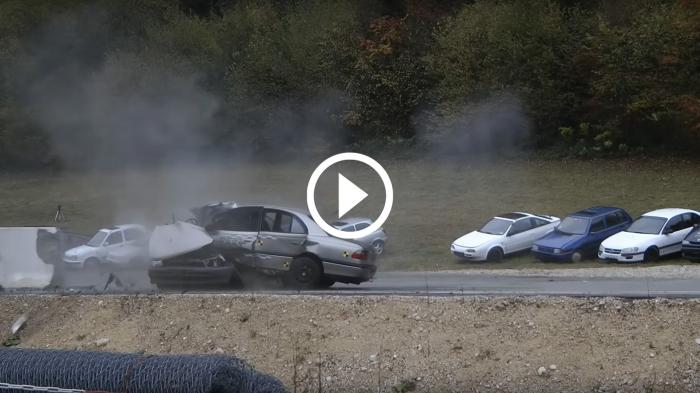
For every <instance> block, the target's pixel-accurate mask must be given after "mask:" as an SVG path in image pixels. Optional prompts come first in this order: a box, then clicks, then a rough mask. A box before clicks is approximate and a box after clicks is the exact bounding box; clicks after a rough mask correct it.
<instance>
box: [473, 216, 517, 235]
mask: <svg viewBox="0 0 700 393" xmlns="http://www.w3.org/2000/svg"><path fill="white" fill-rule="evenodd" d="M512 224H513V221H510V220H504V219H502V218H498V217H496V218H492V219H491V221H489V222H487V223H486V224H485V225H484V226H483V227H481V229H479V232H481V233H486V234H489V235H503V234H504V233H506V231H507V230H508V228H510V226H511V225H512Z"/></svg>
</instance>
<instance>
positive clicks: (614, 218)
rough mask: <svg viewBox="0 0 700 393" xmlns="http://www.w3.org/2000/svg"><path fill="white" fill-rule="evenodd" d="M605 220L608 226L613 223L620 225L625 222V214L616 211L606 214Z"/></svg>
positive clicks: (611, 225)
mask: <svg viewBox="0 0 700 393" xmlns="http://www.w3.org/2000/svg"><path fill="white" fill-rule="evenodd" d="M605 220H606V221H607V222H608V226H609V227H614V226H615V225H620V224H622V223H623V222H625V216H624V215H623V214H622V212H620V211H616V212H614V213H610V214H608V215H607V216H606V217H605Z"/></svg>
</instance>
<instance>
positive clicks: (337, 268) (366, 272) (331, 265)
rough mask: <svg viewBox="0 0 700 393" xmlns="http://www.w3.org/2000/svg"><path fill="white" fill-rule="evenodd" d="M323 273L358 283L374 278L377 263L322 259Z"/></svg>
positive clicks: (344, 280) (333, 278) (334, 278)
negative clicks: (350, 262) (340, 261)
mask: <svg viewBox="0 0 700 393" xmlns="http://www.w3.org/2000/svg"><path fill="white" fill-rule="evenodd" d="M322 265H323V274H324V275H325V276H327V277H328V278H330V279H332V280H334V281H338V282H346V283H353V284H359V283H361V282H365V281H369V280H371V279H372V278H374V275H375V274H376V273H377V265H375V264H371V263H353V264H349V263H339V262H330V261H323V262H322Z"/></svg>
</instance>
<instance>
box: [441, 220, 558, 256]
mask: <svg viewBox="0 0 700 393" xmlns="http://www.w3.org/2000/svg"><path fill="white" fill-rule="evenodd" d="M559 222H560V219H559V218H557V217H553V216H546V215H540V214H530V213H522V212H515V213H506V214H501V215H498V216H496V217H494V218H492V219H491V220H489V222H487V223H486V224H485V225H484V226H483V227H481V229H479V230H478V231H474V232H470V233H468V234H466V235H464V236H462V237H460V238H459V239H457V240H455V241H454V243H452V247H451V248H450V250H451V251H452V253H453V254H454V255H456V256H458V257H460V258H464V259H469V260H473V261H483V260H488V261H499V260H501V259H502V258H503V256H504V255H508V254H512V253H516V252H518V251H524V250H529V249H530V248H531V247H532V244H533V243H534V242H535V240H537V239H539V238H541V237H542V236H544V235H546V234H548V233H550V232H552V231H553V230H554V227H556V226H557V225H559Z"/></svg>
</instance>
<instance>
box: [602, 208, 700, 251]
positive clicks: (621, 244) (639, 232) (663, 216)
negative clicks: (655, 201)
mask: <svg viewBox="0 0 700 393" xmlns="http://www.w3.org/2000/svg"><path fill="white" fill-rule="evenodd" d="M698 223H700V213H698V212H696V211H695V210H688V209H659V210H654V211H651V212H648V213H645V214H643V215H642V216H641V217H639V218H638V219H637V220H635V221H634V222H633V223H632V225H630V227H629V228H627V230H625V231H622V232H619V233H616V234H615V235H612V236H610V237H609V238H607V239H605V240H604V241H603V243H601V245H600V248H599V249H598V257H599V258H600V259H604V260H610V261H617V262H642V261H655V260H657V259H659V257H660V256H664V255H670V254H675V253H679V252H680V251H681V245H682V243H683V239H685V237H686V236H687V235H688V233H690V231H691V230H693V226H694V225H695V224H698Z"/></svg>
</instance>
